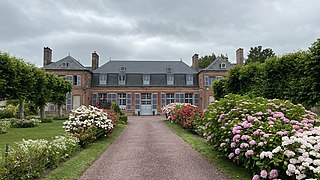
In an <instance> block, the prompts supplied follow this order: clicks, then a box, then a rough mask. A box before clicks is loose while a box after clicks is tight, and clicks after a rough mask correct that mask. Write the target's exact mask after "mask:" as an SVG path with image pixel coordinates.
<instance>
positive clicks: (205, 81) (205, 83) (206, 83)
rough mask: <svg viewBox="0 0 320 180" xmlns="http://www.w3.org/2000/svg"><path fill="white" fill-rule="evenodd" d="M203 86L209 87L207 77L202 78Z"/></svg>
mask: <svg viewBox="0 0 320 180" xmlns="http://www.w3.org/2000/svg"><path fill="white" fill-rule="evenodd" d="M204 85H205V86H209V76H205V77H204Z"/></svg>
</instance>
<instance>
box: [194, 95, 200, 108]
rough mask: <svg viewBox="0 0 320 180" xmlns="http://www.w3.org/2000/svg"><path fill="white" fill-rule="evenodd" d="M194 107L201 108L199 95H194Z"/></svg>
mask: <svg viewBox="0 0 320 180" xmlns="http://www.w3.org/2000/svg"><path fill="white" fill-rule="evenodd" d="M193 100H194V103H193V104H194V105H195V106H199V94H198V93H194V99H193Z"/></svg>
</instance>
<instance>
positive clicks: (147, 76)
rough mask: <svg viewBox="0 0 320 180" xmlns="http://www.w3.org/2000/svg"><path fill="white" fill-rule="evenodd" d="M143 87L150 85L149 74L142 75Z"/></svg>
mask: <svg viewBox="0 0 320 180" xmlns="http://www.w3.org/2000/svg"><path fill="white" fill-rule="evenodd" d="M143 85H150V74H144V75H143Z"/></svg>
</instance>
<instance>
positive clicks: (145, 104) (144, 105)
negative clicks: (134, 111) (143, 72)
mask: <svg viewBox="0 0 320 180" xmlns="http://www.w3.org/2000/svg"><path fill="white" fill-rule="evenodd" d="M140 115H153V113H152V105H151V93H142V94H141V114H140Z"/></svg>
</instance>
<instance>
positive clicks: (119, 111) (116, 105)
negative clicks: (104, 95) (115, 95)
mask: <svg viewBox="0 0 320 180" xmlns="http://www.w3.org/2000/svg"><path fill="white" fill-rule="evenodd" d="M112 109H113V110H114V111H115V112H116V113H117V114H121V115H122V114H123V113H122V112H121V109H120V107H119V106H118V104H116V103H115V102H113V103H112Z"/></svg>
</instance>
